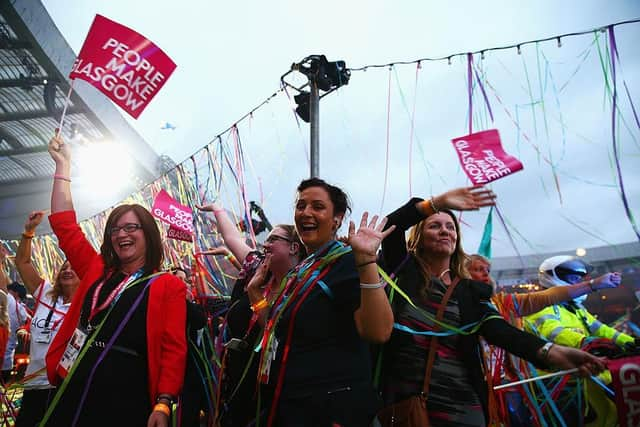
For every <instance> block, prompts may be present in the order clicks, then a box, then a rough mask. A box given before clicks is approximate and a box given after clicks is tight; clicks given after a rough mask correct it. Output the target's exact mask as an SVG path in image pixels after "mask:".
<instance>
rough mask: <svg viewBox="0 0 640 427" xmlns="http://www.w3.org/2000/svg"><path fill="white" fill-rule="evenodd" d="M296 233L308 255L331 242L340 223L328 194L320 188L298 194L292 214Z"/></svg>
mask: <svg viewBox="0 0 640 427" xmlns="http://www.w3.org/2000/svg"><path fill="white" fill-rule="evenodd" d="M294 219H295V224H296V231H297V232H298V235H299V236H300V239H301V240H302V243H304V245H305V246H306V247H307V250H308V252H309V253H311V252H314V251H316V250H317V249H319V248H320V247H321V246H322V245H324V244H325V243H327V242H329V241H331V240H333V238H334V237H335V233H336V230H337V229H338V226H339V224H340V222H341V221H342V215H339V216H336V215H335V214H334V206H333V202H332V201H331V198H330V197H329V193H328V192H327V191H326V190H325V189H324V188H322V187H309V188H307V189H305V190H303V191H300V192H298V197H297V199H296V208H295V213H294Z"/></svg>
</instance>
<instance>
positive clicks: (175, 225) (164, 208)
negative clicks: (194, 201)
mask: <svg viewBox="0 0 640 427" xmlns="http://www.w3.org/2000/svg"><path fill="white" fill-rule="evenodd" d="M151 214H152V215H153V216H155V217H156V218H158V219H160V221H162V222H164V223H165V224H169V226H170V228H169V235H168V237H171V238H173V239H179V240H187V237H186V235H188V236H189V237H191V235H193V211H192V210H191V208H190V207H188V206H185V205H181V204H180V203H178V202H176V201H175V200H174V199H173V197H171V196H170V195H169V194H168V193H167V192H166V191H164V190H160V192H159V193H158V194H157V195H156V199H155V200H154V201H153V207H152V208H151ZM171 230H173V231H171ZM178 232H180V233H178ZM188 241H191V239H189V240H188Z"/></svg>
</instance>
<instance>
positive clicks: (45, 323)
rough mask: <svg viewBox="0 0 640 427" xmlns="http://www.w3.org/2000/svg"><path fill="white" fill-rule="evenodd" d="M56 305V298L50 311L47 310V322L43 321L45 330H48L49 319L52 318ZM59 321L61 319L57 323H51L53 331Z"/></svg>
mask: <svg viewBox="0 0 640 427" xmlns="http://www.w3.org/2000/svg"><path fill="white" fill-rule="evenodd" d="M57 303H58V299H57V298H56V299H55V300H53V307H51V309H50V310H49V315H48V316H47V320H45V322H44V328H45V329H49V322H51V317H52V316H53V312H54V311H56V304H57ZM60 320H62V319H58V321H57V322H53V329H55V328H56V326H57V325H58V323H60Z"/></svg>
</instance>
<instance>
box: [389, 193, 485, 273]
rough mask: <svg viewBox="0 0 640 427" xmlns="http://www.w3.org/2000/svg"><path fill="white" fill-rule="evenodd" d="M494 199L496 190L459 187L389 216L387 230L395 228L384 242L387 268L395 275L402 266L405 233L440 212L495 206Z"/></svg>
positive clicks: (414, 201)
mask: <svg viewBox="0 0 640 427" xmlns="http://www.w3.org/2000/svg"><path fill="white" fill-rule="evenodd" d="M495 198H496V196H495V194H494V193H493V191H491V190H488V189H486V188H484V187H463V188H456V189H453V190H449V191H447V192H446V193H443V194H440V195H439V196H435V197H431V198H430V199H429V200H424V199H420V198H417V197H414V198H412V199H411V200H409V201H408V202H407V203H405V204H404V205H403V206H401V207H400V208H398V209H396V210H395V211H393V212H392V213H390V214H389V215H388V216H387V218H388V222H387V227H391V226H392V225H395V227H396V228H395V231H394V232H392V233H391V234H390V235H389V236H388V237H387V238H386V239H385V240H384V241H383V242H382V258H383V262H384V268H385V269H386V270H387V272H388V273H392V272H393V271H394V270H395V269H396V268H397V267H398V266H399V265H400V263H402V261H403V260H404V258H405V256H406V253H407V247H406V241H405V231H406V230H408V229H409V228H410V227H412V226H413V225H415V224H417V223H419V222H420V221H421V220H423V219H424V218H426V217H428V216H429V215H432V214H434V213H436V212H438V211H439V210H440V209H451V210H458V211H470V210H478V209H480V208H482V207H486V206H493V205H494V204H495Z"/></svg>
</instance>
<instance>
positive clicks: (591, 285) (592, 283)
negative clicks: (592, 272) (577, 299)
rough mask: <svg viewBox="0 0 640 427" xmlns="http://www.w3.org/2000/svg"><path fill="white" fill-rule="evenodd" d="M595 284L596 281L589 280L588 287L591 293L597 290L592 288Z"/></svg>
mask: <svg viewBox="0 0 640 427" xmlns="http://www.w3.org/2000/svg"><path fill="white" fill-rule="evenodd" d="M595 283H596V281H595V280H593V279H591V280H589V287H590V288H591V292H595V291H597V289H596V288H594V287H593V285H594V284H595Z"/></svg>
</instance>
